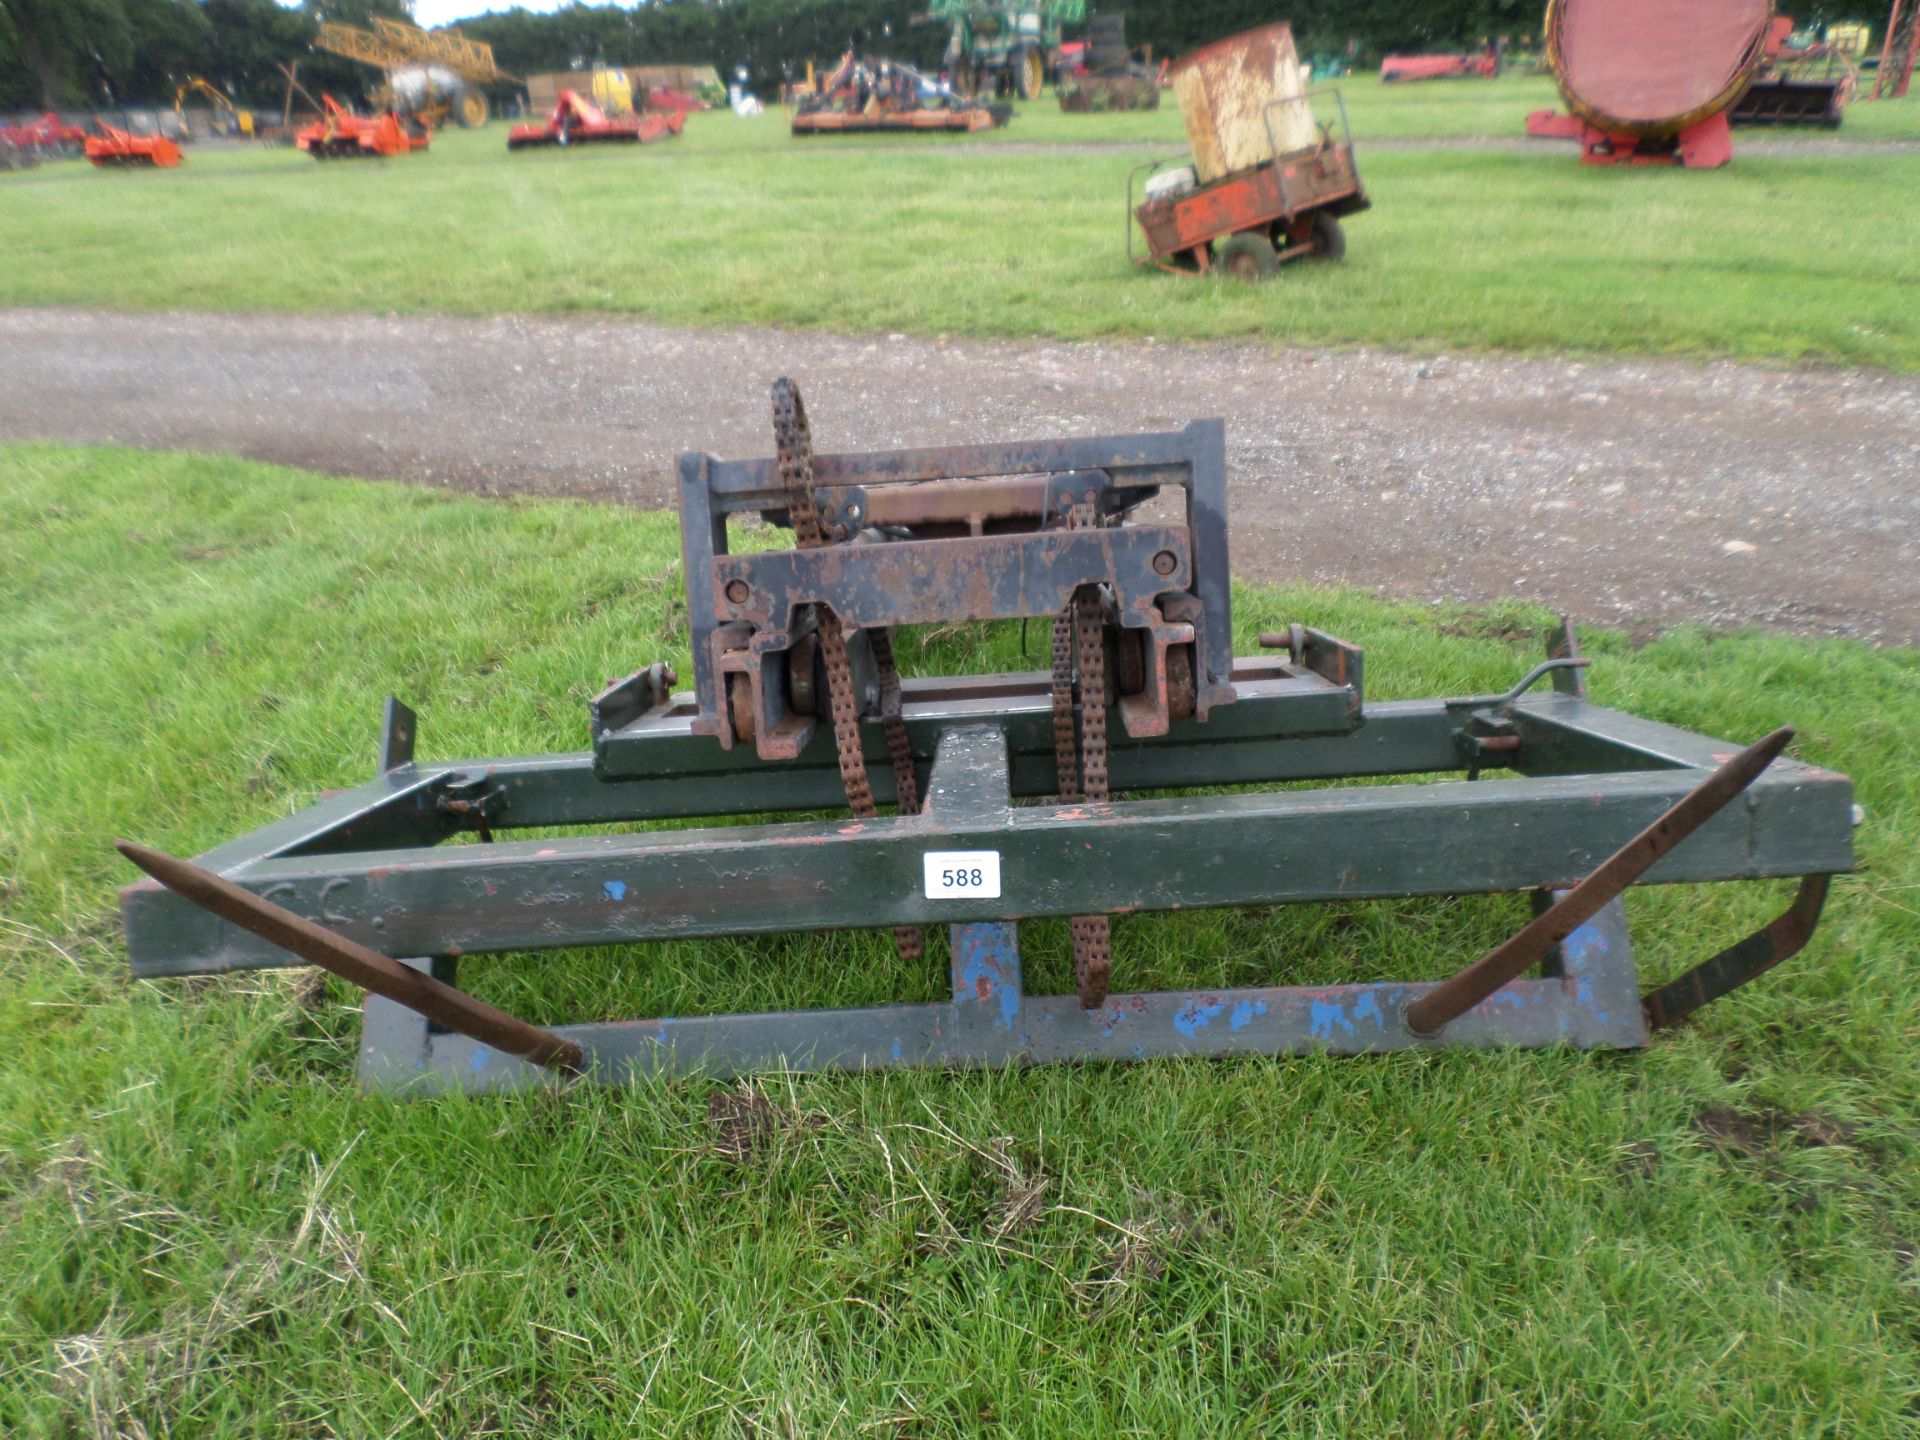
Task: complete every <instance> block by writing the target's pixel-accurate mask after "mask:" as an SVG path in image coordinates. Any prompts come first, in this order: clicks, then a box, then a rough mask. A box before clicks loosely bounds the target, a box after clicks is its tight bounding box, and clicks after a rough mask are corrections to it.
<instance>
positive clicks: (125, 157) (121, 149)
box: [86, 122, 180, 170]
mask: <svg viewBox="0 0 1920 1440" xmlns="http://www.w3.org/2000/svg"><path fill="white" fill-rule="evenodd" d="M86 151H87V159H89V160H91V161H92V162H93V163H94V164H95V165H96V166H98V167H100V168H101V169H106V168H108V167H109V166H124V165H152V166H157V167H158V168H159V169H162V170H173V169H177V168H178V167H179V164H180V147H179V146H178V145H176V144H174V143H173V141H171V140H169V139H167V137H166V136H164V135H135V134H134V133H133V132H132V131H130V130H122V129H119V128H118V127H117V126H113V125H108V124H106V123H104V122H102V124H101V126H100V133H99V134H98V135H89V136H88V137H87V142H86Z"/></svg>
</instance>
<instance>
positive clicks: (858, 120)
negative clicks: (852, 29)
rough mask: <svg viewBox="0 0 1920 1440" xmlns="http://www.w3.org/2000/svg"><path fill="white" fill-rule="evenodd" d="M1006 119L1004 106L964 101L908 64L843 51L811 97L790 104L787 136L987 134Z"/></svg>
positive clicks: (1007, 113) (1007, 112)
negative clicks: (789, 133)
mask: <svg viewBox="0 0 1920 1440" xmlns="http://www.w3.org/2000/svg"><path fill="white" fill-rule="evenodd" d="M1012 116H1013V107H1012V106H1010V105H986V104H982V103H981V102H979V101H976V100H969V99H967V98H965V97H964V96H962V95H960V94H959V93H958V92H957V91H955V90H954V89H953V88H952V87H951V86H949V85H948V84H947V83H946V82H945V81H944V80H936V79H933V78H931V77H930V76H926V75H922V74H921V73H920V72H919V71H918V70H916V69H914V68H913V67H912V66H911V65H903V64H901V63H900V62H899V61H898V60H877V59H860V58H857V57H856V56H855V55H854V52H853V51H851V50H849V51H848V52H847V53H846V54H845V55H843V56H841V57H840V63H839V64H838V65H836V66H835V67H834V68H833V71H832V73H831V74H829V75H826V76H824V77H822V79H821V80H820V82H819V84H818V86H817V87H816V88H815V89H814V90H813V91H812V92H810V93H803V94H802V95H801V96H800V97H799V99H798V100H797V101H795V103H794V109H793V133H794V134H796V135H823V134H846V133H849V132H854V133H859V132H863V131H876V130H878V131H886V130H909V131H915V132H918V131H924V130H944V131H953V130H960V131H973V130H991V129H994V128H996V127H998V126H1002V125H1005V124H1006V123H1007V121H1008V120H1009V119H1011V118H1012Z"/></svg>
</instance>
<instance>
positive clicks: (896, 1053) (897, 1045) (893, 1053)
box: [887, 1040, 900, 1060]
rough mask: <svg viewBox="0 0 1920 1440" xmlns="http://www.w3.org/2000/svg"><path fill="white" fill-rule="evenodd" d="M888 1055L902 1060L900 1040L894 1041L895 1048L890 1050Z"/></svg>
mask: <svg viewBox="0 0 1920 1440" xmlns="http://www.w3.org/2000/svg"><path fill="white" fill-rule="evenodd" d="M887 1053H888V1054H889V1055H891V1056H892V1057H893V1058H894V1059H895V1060H898V1059H899V1058H900V1042H899V1041H898V1040H896V1041H894V1042H893V1048H892V1049H891V1050H889V1051H888V1052H887Z"/></svg>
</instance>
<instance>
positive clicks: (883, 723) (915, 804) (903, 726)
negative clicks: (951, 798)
mask: <svg viewBox="0 0 1920 1440" xmlns="http://www.w3.org/2000/svg"><path fill="white" fill-rule="evenodd" d="M867 643H868V645H869V646H871V647H872V649H873V664H874V668H875V669H876V670H877V671H879V673H880V728H881V730H882V732H884V733H885V735H886V737H887V758H888V759H890V760H891V761H893V791H894V797H895V799H896V801H897V802H898V804H899V807H900V813H901V814H902V815H918V814H919V813H920V781H919V780H918V779H917V778H916V777H915V775H914V773H913V741H912V739H911V738H910V737H909V736H908V735H907V722H906V719H905V717H904V716H903V715H902V714H901V711H900V706H901V699H900V671H899V670H898V669H897V668H896V667H895V666H894V663H893V632H892V631H891V630H888V629H884V628H882V629H878V630H869V631H868V632H867Z"/></svg>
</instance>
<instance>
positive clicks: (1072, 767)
mask: <svg viewBox="0 0 1920 1440" xmlns="http://www.w3.org/2000/svg"><path fill="white" fill-rule="evenodd" d="M1053 764H1054V769H1055V771H1056V772H1057V773H1058V775H1059V777H1060V802H1061V803H1062V804H1063V805H1068V804H1072V803H1073V802H1074V801H1075V800H1078V799H1079V798H1080V740H1079V737H1078V736H1077V735H1076V734H1075V733H1074V727H1073V606H1072V604H1071V603H1069V604H1068V606H1067V608H1066V609H1065V610H1062V611H1061V612H1060V613H1059V614H1058V615H1056V616H1054V617H1053Z"/></svg>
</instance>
